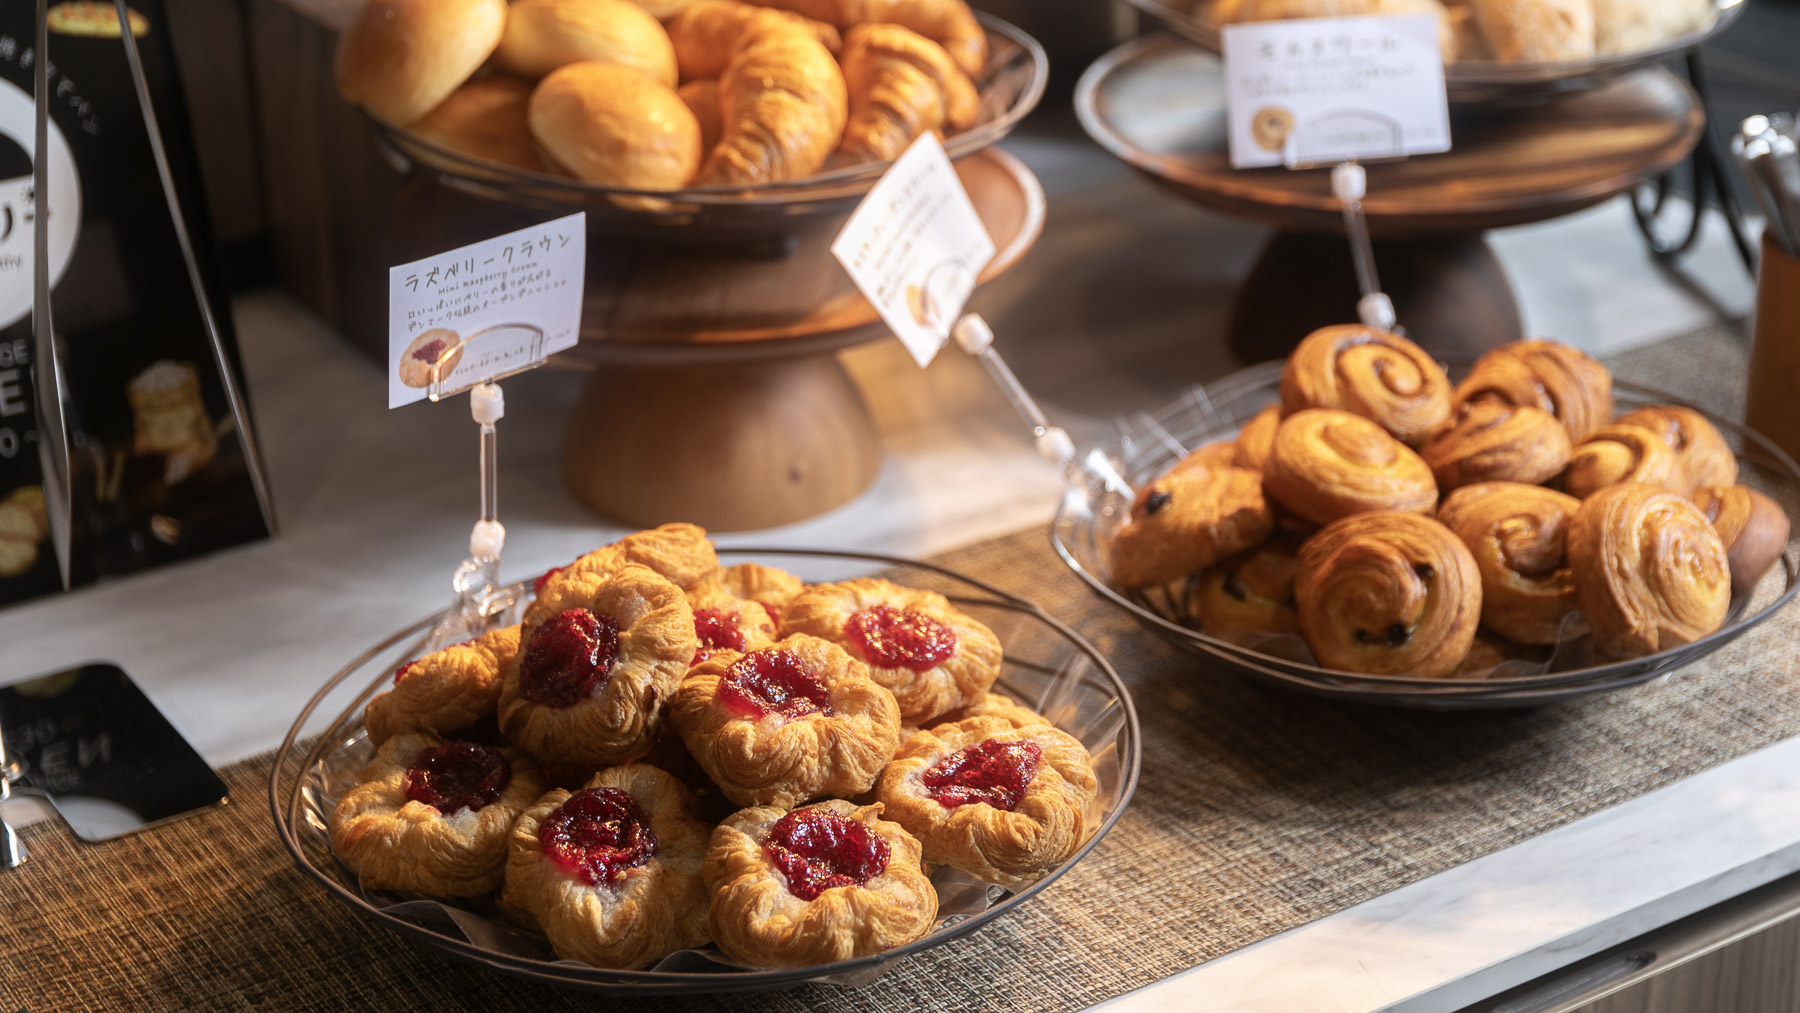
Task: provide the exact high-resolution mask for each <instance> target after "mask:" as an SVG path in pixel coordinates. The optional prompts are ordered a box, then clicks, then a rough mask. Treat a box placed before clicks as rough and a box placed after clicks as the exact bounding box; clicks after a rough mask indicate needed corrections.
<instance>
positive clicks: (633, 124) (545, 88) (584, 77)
mask: <svg viewBox="0 0 1800 1013" xmlns="http://www.w3.org/2000/svg"><path fill="white" fill-rule="evenodd" d="M530 117H531V135H532V136H533V137H535V138H536V139H537V142H538V144H539V145H541V146H542V147H543V149H544V151H545V152H546V153H548V154H549V156H550V157H551V158H552V159H553V160H555V162H556V163H557V164H559V165H560V166H562V167H563V168H564V169H566V170H568V171H569V172H570V173H571V174H573V175H574V176H576V177H578V178H580V179H585V180H587V181H589V182H592V183H604V184H607V185H611V186H626V187H633V188H636V189H640V190H674V189H677V188H679V187H681V186H684V185H686V183H687V182H688V180H690V179H692V178H693V175H694V170H695V169H697V168H698V167H699V165H700V124H699V123H697V122H696V121H695V120H694V114H693V113H691V112H689V111H688V107H687V105H686V104H685V103H683V102H682V101H681V96H679V95H677V94H675V89H673V88H669V87H667V86H665V85H661V84H658V83H657V82H655V81H652V80H650V79H649V78H647V77H645V76H644V75H642V74H640V73H638V72H637V71H634V70H627V69H625V68H624V67H620V66H618V65H616V64H610V63H571V64H569V65H568V66H566V67H561V68H559V69H557V70H555V71H553V72H552V73H551V74H550V76H549V77H546V78H544V80H543V82H542V83H541V84H539V85H538V87H537V91H535V92H533V93H532V95H531V114H530Z"/></svg>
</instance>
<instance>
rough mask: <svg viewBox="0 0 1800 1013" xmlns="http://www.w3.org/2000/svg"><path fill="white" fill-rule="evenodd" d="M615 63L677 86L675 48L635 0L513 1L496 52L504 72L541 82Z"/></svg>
mask: <svg viewBox="0 0 1800 1013" xmlns="http://www.w3.org/2000/svg"><path fill="white" fill-rule="evenodd" d="M589 61H594V62H598V63H611V64H616V65H618V66H620V67H624V68H625V69H627V70H634V71H636V72H638V73H639V74H642V75H644V76H645V77H647V78H649V79H650V80H652V81H655V82H657V83H659V84H662V85H664V86H666V87H669V88H673V87H675V47H674V46H672V45H670V44H669V35H668V33H667V32H665V31H663V27H662V25H660V24H658V23H657V21H656V18H655V17H653V16H651V14H650V12H649V11H647V10H645V9H644V8H643V7H641V6H639V5H638V4H635V3H632V2H631V0H512V3H511V4H510V5H509V6H508V8H507V14H506V34H505V35H503V36H501V38H500V47H499V48H498V49H496V50H494V62H495V63H496V64H498V65H499V66H500V69H502V70H504V71H506V72H507V73H510V74H517V75H519V76H520V77H531V78H538V77H543V76H544V75H546V74H548V73H550V72H551V71H553V70H555V69H556V68H558V67H564V66H567V65H569V64H571V63H586V62H589Z"/></svg>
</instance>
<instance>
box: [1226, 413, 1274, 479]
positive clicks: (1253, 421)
mask: <svg viewBox="0 0 1800 1013" xmlns="http://www.w3.org/2000/svg"><path fill="white" fill-rule="evenodd" d="M1280 425H1281V406H1280V405H1278V404H1272V405H1270V406H1268V407H1267V408H1264V409H1263V410H1262V411H1259V412H1257V413H1256V414H1255V415H1252V416H1250V421H1248V422H1246V423H1244V428H1242V429H1240V430H1238V434H1237V443H1236V449H1237V452H1236V454H1235V455H1234V456H1233V458H1232V460H1231V461H1229V462H1228V463H1230V464H1232V465H1235V466H1237V467H1239V468H1249V469H1250V470H1251V471H1261V470H1263V468H1265V467H1267V466H1268V461H1269V454H1271V453H1273V452H1274V450H1275V430H1276V429H1277V428H1279V427H1280Z"/></svg>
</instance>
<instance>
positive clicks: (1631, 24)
mask: <svg viewBox="0 0 1800 1013" xmlns="http://www.w3.org/2000/svg"><path fill="white" fill-rule="evenodd" d="M1593 5H1594V49H1595V51H1596V52H1598V53H1600V54H1602V55H1606V54H1610V53H1632V52H1636V51H1638V50H1640V49H1649V48H1651V47H1652V46H1656V45H1660V44H1662V43H1664V42H1668V41H1669V40H1671V39H1675V38H1679V37H1680V36H1683V35H1687V34H1688V33H1690V32H1697V31H1699V30H1700V29H1702V28H1705V27H1706V26H1707V25H1708V24H1710V23H1711V22H1712V19H1713V5H1712V3H1711V2H1710V0H1593Z"/></svg>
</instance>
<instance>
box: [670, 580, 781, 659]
mask: <svg viewBox="0 0 1800 1013" xmlns="http://www.w3.org/2000/svg"><path fill="white" fill-rule="evenodd" d="M687 600H688V607H690V608H692V609H693V610H694V635H695V636H696V637H698V638H699V641H700V646H699V648H698V649H697V650H696V651H695V652H694V664H696V665H698V664H700V662H702V661H705V660H706V659H707V658H708V657H709V656H711V655H714V654H717V653H719V651H720V650H721V649H723V650H731V651H760V650H762V649H763V648H765V647H769V646H772V645H773V644H774V643H775V629H776V622H775V618H774V617H773V616H772V615H770V614H769V610H768V609H766V608H764V607H763V606H762V605H761V604H760V603H758V602H753V601H745V600H744V599H742V598H739V597H737V596H735V595H732V594H729V593H727V592H726V591H725V589H724V588H723V587H721V586H719V585H717V584H710V583H708V582H706V581H701V582H700V583H699V584H696V585H694V590H692V591H689V592H688V593H687ZM734 637H735V639H736V640H738V641H741V644H737V643H732V642H730V641H732V640H733V638H734Z"/></svg>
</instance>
